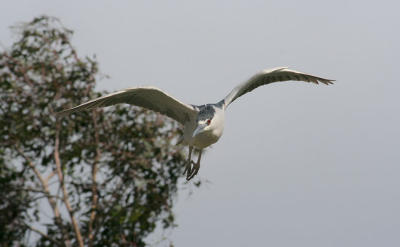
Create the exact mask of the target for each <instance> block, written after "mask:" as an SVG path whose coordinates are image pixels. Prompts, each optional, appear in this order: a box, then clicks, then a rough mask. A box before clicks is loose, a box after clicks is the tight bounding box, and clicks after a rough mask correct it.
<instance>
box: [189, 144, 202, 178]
mask: <svg viewBox="0 0 400 247" xmlns="http://www.w3.org/2000/svg"><path fill="white" fill-rule="evenodd" d="M202 152H203V150H200V152H199V158H198V159H197V162H196V163H194V165H193V170H192V171H191V173H190V174H189V173H188V175H187V177H186V180H187V181H189V180H190V179H192V178H193V177H194V176H196V175H197V173H198V172H199V170H200V160H201V153H202Z"/></svg>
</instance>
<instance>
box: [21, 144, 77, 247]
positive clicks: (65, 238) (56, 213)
mask: <svg viewBox="0 0 400 247" xmlns="http://www.w3.org/2000/svg"><path fill="white" fill-rule="evenodd" d="M15 149H16V150H17V152H18V154H19V155H21V156H22V157H23V158H24V159H25V160H26V162H27V163H28V165H29V167H30V168H31V169H32V170H33V172H34V173H35V175H36V177H37V178H38V179H39V181H40V183H41V185H42V187H43V190H44V191H43V192H44V193H45V195H46V197H47V200H48V202H49V204H50V207H51V208H52V209H53V213H54V218H55V221H56V224H57V225H58V226H59V227H60V229H61V231H62V232H63V234H62V238H63V241H64V242H65V245H66V246H71V241H70V240H69V238H68V233H67V232H66V230H65V228H64V226H63V224H62V219H61V215H60V210H59V209H58V206H57V203H56V201H55V200H54V196H52V195H51V194H50V190H49V185H48V180H47V179H44V178H43V176H42V174H40V172H39V170H38V169H37V168H36V166H35V165H34V164H33V162H32V160H31V159H30V158H29V157H28V156H26V155H25V153H24V152H23V151H22V150H21V149H20V148H19V147H18V146H17V145H15Z"/></svg>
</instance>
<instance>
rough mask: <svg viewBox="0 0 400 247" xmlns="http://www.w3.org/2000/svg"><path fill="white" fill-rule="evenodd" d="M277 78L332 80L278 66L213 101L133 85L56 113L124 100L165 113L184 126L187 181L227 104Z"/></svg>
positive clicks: (214, 136) (213, 138) (216, 134)
mask: <svg viewBox="0 0 400 247" xmlns="http://www.w3.org/2000/svg"><path fill="white" fill-rule="evenodd" d="M279 81H305V82H312V83H315V84H318V83H319V82H321V83H323V84H326V85H329V84H332V83H333V81H334V80H330V79H324V78H322V77H317V76H313V75H309V74H305V73H302V72H299V71H294V70H290V69H288V68H286V67H280V68H274V69H268V70H263V71H261V72H259V73H257V74H255V75H254V76H253V77H251V78H250V79H248V80H247V81H245V82H243V83H242V84H240V85H238V86H237V87H235V88H234V89H233V90H232V91H231V92H230V93H229V94H228V95H227V96H226V97H225V98H224V99H222V100H221V101H219V102H217V103H215V104H205V105H189V104H185V103H183V102H181V101H179V100H177V99H175V98H173V97H172V96H170V95H168V94H167V93H165V92H163V91H161V90H160V89H158V88H155V87H134V88H127V89H125V90H121V91H118V92H114V93H111V94H108V95H105V96H102V97H99V98H97V99H93V100H90V101H88V102H86V103H83V104H81V105H78V106H76V107H73V108H70V109H66V110H63V111H61V112H59V113H58V114H59V115H61V116H62V115H66V114H68V113H72V112H77V111H82V110H90V109H94V108H97V107H105V106H111V105H115V104H119V103H126V104H131V105H135V106H140V107H144V108H147V109H150V110H153V111H155V112H159V113H161V114H164V115H167V116H168V117H170V118H172V119H174V120H176V121H178V122H179V123H181V124H182V125H183V127H184V130H183V138H182V141H183V144H185V145H187V146H189V155H188V160H187V163H186V167H185V170H184V172H183V174H184V175H185V174H186V180H188V181H189V180H190V179H192V178H193V177H194V176H196V175H197V173H198V172H199V169H200V160H201V154H202V151H203V149H204V148H206V147H208V146H210V145H212V144H214V143H216V142H217V141H218V139H219V138H220V137H221V135H222V132H223V130H224V118H225V110H226V109H227V107H228V106H229V104H231V103H232V102H233V101H234V100H235V99H237V98H239V97H240V96H242V95H244V94H246V93H248V92H250V91H252V90H254V89H256V88H257V87H259V86H263V85H266V84H269V83H273V82H279ZM194 149H196V150H197V151H199V155H198V158H197V162H194V161H193V160H192V152H193V150H194Z"/></svg>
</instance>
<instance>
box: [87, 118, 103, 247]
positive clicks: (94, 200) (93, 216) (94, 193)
mask: <svg viewBox="0 0 400 247" xmlns="http://www.w3.org/2000/svg"><path fill="white" fill-rule="evenodd" d="M92 119H93V124H94V132H95V142H96V157H95V159H94V162H93V165H92V207H91V213H90V221H89V232H88V235H89V246H93V239H94V234H93V224H94V221H95V219H96V210H97V200H98V196H97V182H96V176H97V165H98V163H99V160H100V156H101V152H100V138H99V128H98V125H97V119H96V111H93V114H92Z"/></svg>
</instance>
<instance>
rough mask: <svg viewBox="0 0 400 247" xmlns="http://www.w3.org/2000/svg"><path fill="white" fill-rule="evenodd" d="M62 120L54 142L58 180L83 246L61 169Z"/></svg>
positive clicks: (57, 124) (76, 232)
mask: <svg viewBox="0 0 400 247" xmlns="http://www.w3.org/2000/svg"><path fill="white" fill-rule="evenodd" d="M60 127H61V126H60V122H59V121H57V123H56V139H55V144H54V160H55V162H56V167H57V175H58V180H59V181H60V186H61V189H62V192H63V202H64V204H65V207H66V208H67V211H68V214H69V216H70V218H71V221H72V226H73V228H74V231H75V235H76V239H77V241H78V243H79V246H80V247H83V239H82V234H81V231H80V229H79V225H78V222H77V221H76V219H75V216H74V211H73V210H72V207H71V204H70V202H69V196H68V192H67V188H66V186H65V183H64V177H63V173H62V170H61V160H60V154H59V145H60V136H59V135H60Z"/></svg>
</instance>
